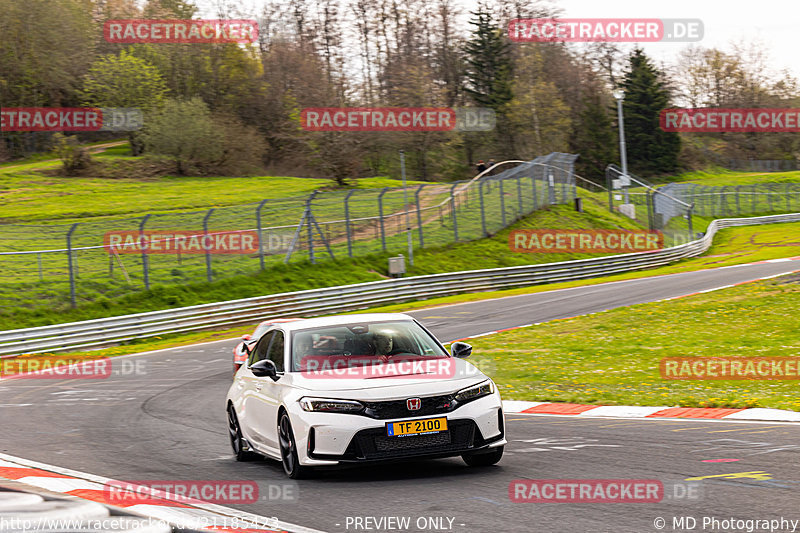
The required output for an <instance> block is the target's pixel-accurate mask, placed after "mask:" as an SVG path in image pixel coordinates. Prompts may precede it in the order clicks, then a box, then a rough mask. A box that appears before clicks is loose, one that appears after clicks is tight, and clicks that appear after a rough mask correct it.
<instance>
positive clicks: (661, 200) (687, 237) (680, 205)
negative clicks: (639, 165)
mask: <svg viewBox="0 0 800 533" xmlns="http://www.w3.org/2000/svg"><path fill="white" fill-rule="evenodd" d="M606 185H607V187H608V208H609V210H611V211H618V212H620V213H622V214H624V215H626V216H627V217H628V218H631V219H633V220H636V221H638V222H640V223H641V224H644V225H646V226H647V227H648V229H650V230H653V231H661V232H662V233H663V235H664V242H665V243H667V244H671V245H675V244H680V243H685V242H689V241H691V240H693V239H694V227H693V224H692V216H693V214H694V212H693V208H694V206H693V205H692V204H691V203H690V202H687V201H684V200H682V199H680V198H678V197H676V196H674V195H673V194H671V193H670V191H668V190H664V188H661V189H657V188H655V187H654V186H653V185H651V184H650V183H648V182H647V181H646V180H644V179H642V178H640V177H638V176H636V175H635V174H631V173H630V172H628V174H627V176H626V175H625V174H624V173H623V172H622V170H621V169H620V168H619V167H618V166H616V165H608V167H606Z"/></svg>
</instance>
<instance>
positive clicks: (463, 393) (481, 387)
mask: <svg viewBox="0 0 800 533" xmlns="http://www.w3.org/2000/svg"><path fill="white" fill-rule="evenodd" d="M490 394H494V383H493V382H492V380H491V379H490V380H489V381H484V382H483V383H480V384H478V385H473V386H472V387H468V388H466V389H461V390H460V391H458V392H457V393H456V400H458V401H459V402H462V403H463V402H468V401H470V400H475V399H476V398H480V397H481V396H489V395H490Z"/></svg>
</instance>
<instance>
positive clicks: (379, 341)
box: [372, 331, 399, 356]
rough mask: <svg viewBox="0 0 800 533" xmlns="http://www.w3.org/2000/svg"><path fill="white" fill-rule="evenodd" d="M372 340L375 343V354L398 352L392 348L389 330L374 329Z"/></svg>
mask: <svg viewBox="0 0 800 533" xmlns="http://www.w3.org/2000/svg"><path fill="white" fill-rule="evenodd" d="M372 342H373V344H374V345H375V355H378V356H389V355H395V354H396V353H398V352H399V350H396V349H393V348H394V338H393V336H392V333H391V332H389V331H376V332H375V333H374V334H373V336H372Z"/></svg>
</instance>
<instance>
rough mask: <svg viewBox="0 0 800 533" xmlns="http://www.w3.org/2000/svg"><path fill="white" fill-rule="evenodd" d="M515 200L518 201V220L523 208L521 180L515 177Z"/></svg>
mask: <svg viewBox="0 0 800 533" xmlns="http://www.w3.org/2000/svg"><path fill="white" fill-rule="evenodd" d="M517 198H518V200H519V218H522V215H523V212H524V210H525V208H524V207H523V205H522V179H521V178H520V177H519V176H517Z"/></svg>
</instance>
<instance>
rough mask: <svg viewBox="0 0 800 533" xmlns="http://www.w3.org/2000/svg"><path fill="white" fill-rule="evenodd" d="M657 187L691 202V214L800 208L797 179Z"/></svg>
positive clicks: (771, 211) (734, 213)
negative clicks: (740, 183)
mask: <svg viewBox="0 0 800 533" xmlns="http://www.w3.org/2000/svg"><path fill="white" fill-rule="evenodd" d="M658 190H659V192H662V193H665V194H667V195H669V196H671V197H675V198H678V199H680V200H681V201H683V202H685V203H689V204H693V205H694V214H695V215H697V216H701V217H729V216H739V215H752V214H757V213H776V212H791V211H792V210H797V209H798V208H800V183H755V184H750V185H726V186H718V187H714V186H705V185H697V184H694V183H670V184H668V185H665V186H663V187H661V188H659V189H658Z"/></svg>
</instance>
